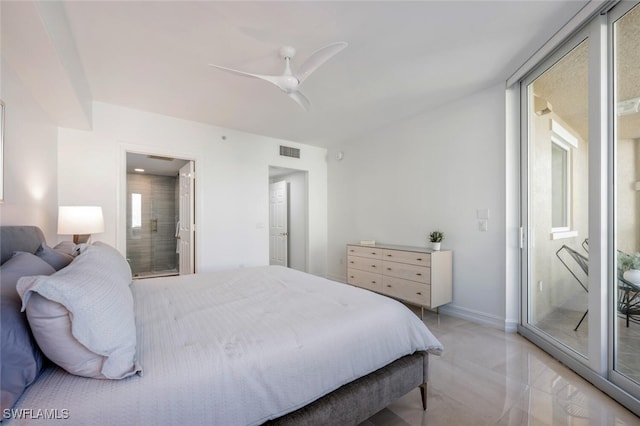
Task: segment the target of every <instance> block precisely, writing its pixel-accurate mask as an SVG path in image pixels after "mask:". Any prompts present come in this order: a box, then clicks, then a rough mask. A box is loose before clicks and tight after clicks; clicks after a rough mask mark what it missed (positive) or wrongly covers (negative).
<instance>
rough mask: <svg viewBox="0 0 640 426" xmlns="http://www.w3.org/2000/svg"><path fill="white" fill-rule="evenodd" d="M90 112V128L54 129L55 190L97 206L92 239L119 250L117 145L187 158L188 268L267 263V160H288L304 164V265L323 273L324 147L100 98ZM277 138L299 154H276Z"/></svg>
mask: <svg viewBox="0 0 640 426" xmlns="http://www.w3.org/2000/svg"><path fill="white" fill-rule="evenodd" d="M93 117H94V126H93V131H80V130H73V129H60V132H59V151H58V153H59V168H58V197H59V200H60V203H61V204H91V205H101V206H102V207H103V211H104V215H105V233H104V234H101V235H96V236H95V237H94V239H98V240H102V241H105V242H107V243H111V244H114V245H116V246H117V247H118V248H119V249H120V250H121V252H123V253H124V251H125V234H124V226H125V217H126V216H125V211H124V204H125V203H124V198H123V193H124V192H123V191H122V188H124V185H125V169H124V168H125V164H126V161H125V152H126V151H132V152H141V153H156V154H161V155H166V156H170V157H175V158H184V159H193V160H195V166H196V224H197V225H196V270H197V271H198V272H203V271H207V270H213V269H223V268H235V267H238V266H254V265H267V264H268V263H269V241H268V239H269V228H268V224H269V166H278V167H285V168H293V169H299V170H306V171H308V172H309V174H308V179H309V180H308V185H309V258H310V262H309V272H310V273H313V274H317V275H325V274H326V244H327V240H326V235H327V213H326V200H327V165H326V150H325V149H322V148H316V147H312V146H307V145H303V144H297V143H294V142H289V141H282V140H278V139H273V138H268V137H265V136H259V135H253V134H248V133H243V132H238V131H233V130H229V129H224V128H220V127H215V126H210V125H205V124H201V123H196V122H191V121H186V120H181V119H176V118H172V117H167V116H162V115H158V114H153V113H148V112H144V111H137V110H133V109H128V108H122V107H118V106H114V105H109V104H104V103H100V102H95V103H94V105H93ZM223 136H225V137H226V139H224V140H223V138H222V137H223ZM280 144H286V145H288V146H293V147H298V148H301V150H302V155H301V158H300V159H294V158H286V157H281V156H280V155H279V149H278V147H279V145H280Z"/></svg>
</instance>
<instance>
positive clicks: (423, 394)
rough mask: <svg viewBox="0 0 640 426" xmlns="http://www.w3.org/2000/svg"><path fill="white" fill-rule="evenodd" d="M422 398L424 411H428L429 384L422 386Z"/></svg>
mask: <svg viewBox="0 0 640 426" xmlns="http://www.w3.org/2000/svg"><path fill="white" fill-rule="evenodd" d="M420 396H421V397H422V409H423V410H425V411H426V410H427V384H426V383H423V384H421V385H420Z"/></svg>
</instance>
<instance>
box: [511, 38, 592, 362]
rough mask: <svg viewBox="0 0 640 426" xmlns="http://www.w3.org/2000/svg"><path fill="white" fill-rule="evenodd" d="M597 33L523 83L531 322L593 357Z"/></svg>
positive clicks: (541, 330) (580, 40)
mask: <svg viewBox="0 0 640 426" xmlns="http://www.w3.org/2000/svg"><path fill="white" fill-rule="evenodd" d="M588 60H589V39H588V38H585V37H584V35H581V36H580V37H577V38H576V39H575V41H574V42H573V43H572V44H570V45H568V46H567V47H566V48H565V51H562V52H559V53H558V54H557V55H556V56H554V57H552V58H550V59H549V60H548V61H547V62H546V63H545V64H543V66H542V67H540V68H539V72H538V73H535V74H533V75H531V76H530V77H529V78H528V80H527V81H526V82H525V84H523V93H522V99H523V103H524V105H523V107H524V108H523V111H526V122H527V123H528V126H527V134H526V138H527V139H528V162H527V168H528V170H529V173H528V176H527V178H528V193H529V203H528V204H529V206H528V222H529V227H528V229H529V240H530V250H529V258H528V264H529V271H528V272H529V274H528V283H529V285H528V288H527V296H528V316H527V322H528V324H529V325H530V326H532V327H534V328H535V329H536V330H538V331H539V332H540V333H543V334H544V335H545V336H547V337H548V338H549V339H553V340H554V341H555V342H557V343H558V344H560V345H563V346H565V347H566V348H568V349H570V350H571V351H573V352H575V353H576V354H578V355H579V356H581V357H584V358H587V357H588V351H587V341H588V338H589V316H588V313H587V312H588V292H589V276H588V226H589V206H588V201H589V181H588V160H589V154H588V153H589V114H588V107H587V106H588V94H589V83H588V71H589V67H588Z"/></svg>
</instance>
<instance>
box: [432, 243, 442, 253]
mask: <svg viewBox="0 0 640 426" xmlns="http://www.w3.org/2000/svg"><path fill="white" fill-rule="evenodd" d="M440 244H442V243H431V248H432V249H433V250H435V251H438V250H440Z"/></svg>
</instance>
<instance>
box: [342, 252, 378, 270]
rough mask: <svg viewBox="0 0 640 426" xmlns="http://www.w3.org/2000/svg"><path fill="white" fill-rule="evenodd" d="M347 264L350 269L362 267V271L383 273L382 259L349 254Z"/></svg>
mask: <svg viewBox="0 0 640 426" xmlns="http://www.w3.org/2000/svg"><path fill="white" fill-rule="evenodd" d="M347 266H348V267H349V269H351V268H353V269H360V270H361V271H369V272H377V273H379V274H381V273H382V260H380V259H369V258H366V257H358V256H347Z"/></svg>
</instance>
